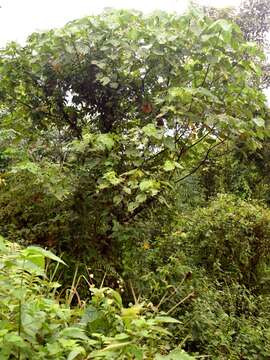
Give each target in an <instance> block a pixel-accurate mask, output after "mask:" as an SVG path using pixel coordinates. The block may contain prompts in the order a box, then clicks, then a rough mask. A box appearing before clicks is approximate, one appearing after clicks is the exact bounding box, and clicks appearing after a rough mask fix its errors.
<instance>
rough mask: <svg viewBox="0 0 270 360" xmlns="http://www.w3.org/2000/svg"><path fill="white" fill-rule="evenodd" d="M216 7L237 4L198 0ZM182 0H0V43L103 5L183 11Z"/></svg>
mask: <svg viewBox="0 0 270 360" xmlns="http://www.w3.org/2000/svg"><path fill="white" fill-rule="evenodd" d="M199 2H200V3H203V4H208V5H209V4H210V5H215V6H218V7H223V6H232V5H237V4H239V2H240V0H199ZM186 4H187V1H186V0H0V6H1V8H0V46H3V45H5V43H6V42H7V41H10V40H16V41H19V42H23V41H24V40H25V38H26V37H27V35H29V34H31V33H32V32H34V31H37V30H47V29H50V28H54V27H60V26H63V25H64V24H65V23H67V22H68V21H70V20H73V19H76V18H79V17H82V16H86V15H90V14H93V13H98V12H101V11H102V10H103V9H104V7H114V8H133V9H134V8H135V9H138V10H142V11H145V12H151V11H153V10H155V9H162V10H168V11H179V12H181V11H183V10H184V9H185V7H186Z"/></svg>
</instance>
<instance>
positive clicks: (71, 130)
mask: <svg viewBox="0 0 270 360" xmlns="http://www.w3.org/2000/svg"><path fill="white" fill-rule="evenodd" d="M261 56H262V55H261V53H260V51H259V50H258V48H257V46H255V45H254V44H253V43H247V42H245V40H244V38H243V36H242V34H241V32H240V30H239V28H238V26H237V25H235V24H233V23H232V22H229V21H225V20H216V21H213V20H212V19H210V18H208V17H206V16H203V14H202V13H200V12H199V11H198V10H196V9H193V10H191V11H190V12H189V13H187V14H185V15H180V16H179V15H174V14H172V15H170V14H166V13H161V12H157V13H154V14H152V15H150V16H143V15H142V14H141V13H139V12H131V11H108V12H105V13H103V14H102V15H99V16H94V17H87V18H83V19H80V20H76V21H73V22H71V23H69V24H67V25H66V26H65V27H64V28H62V29H59V30H55V31H53V30H52V31H49V32H46V33H34V34H32V35H31V36H30V37H29V39H28V41H27V44H26V45H25V46H23V47H22V46H20V45H18V44H15V43H11V44H9V46H8V47H7V48H6V49H4V50H3V51H2V52H1V62H0V79H1V83H0V100H1V105H0V106H1V131H2V132H6V133H7V134H8V136H7V137H6V139H5V141H3V143H2V151H3V154H5V155H6V156H7V158H8V159H7V161H8V162H9V165H8V167H7V169H6V170H5V173H4V176H5V178H6V182H9V191H10V192H12V187H14V186H15V185H14V181H15V182H16V180H17V179H18V178H20V179H22V180H21V181H23V182H24V186H25V188H26V189H28V190H27V191H25V194H31V196H30V198H31V201H30V202H32V203H33V202H35V201H36V200H34V199H36V197H35V196H36V195H35V196H34V198H33V192H32V189H35V191H37V192H38V196H39V203H40V204H41V207H42V208H43V212H44V207H45V208H46V205H45V204H46V201H49V202H50V201H52V200H51V197H52V196H53V195H55V196H56V200H54V203H55V201H56V204H57V205H55V206H56V207H58V211H60V212H61V214H65V215H63V216H64V218H65V220H64V221H65V222H66V226H67V228H68V233H69V234H70V235H69V236H70V238H71V239H72V240H69V245H68V246H69V247H70V246H71V247H72V248H73V250H74V246H79V249H80V251H82V248H85V247H87V248H89V247H92V248H93V247H94V248H95V249H98V251H99V252H101V253H102V254H106V255H107V256H111V254H112V252H113V250H112V249H119V244H118V245H116V244H114V245H113V243H112V241H113V238H114V237H113V233H114V229H115V227H116V225H117V224H121V225H128V224H131V223H132V222H134V220H135V219H136V218H137V217H138V216H143V217H144V218H145V221H147V213H146V212H145V211H146V210H147V209H149V208H151V206H152V205H153V204H154V203H157V202H159V204H163V205H164V204H165V205H166V206H168V205H169V204H167V197H166V192H169V191H170V189H171V187H173V184H174V183H175V182H180V181H182V180H183V179H185V178H186V177H188V176H189V175H190V174H193V173H194V172H195V171H196V170H198V169H199V168H200V166H201V165H202V164H204V163H205V161H206V159H207V158H208V156H209V154H210V153H211V152H212V151H213V150H214V149H216V148H217V147H219V146H221V145H222V144H224V143H225V142H230V141H235V140H236V139H239V138H240V139H245V140H246V141H248V144H249V147H250V148H252V149H255V148H257V146H260V142H259V140H260V138H262V137H263V136H264V134H265V128H264V118H265V117H266V107H265V97H264V95H263V93H262V92H261V91H260V90H259V89H258V86H256V84H257V83H258V84H259V81H260V75H261V70H260V67H259V66H258V65H256V62H257V60H258V59H259V58H260V57H261ZM15 148H16V151H15V150H14V149H15ZM11 153H12V156H10V155H9V154H11ZM14 174H15V175H14ZM15 177H16V178H15ZM14 179H16V180H14ZM12 184H13V185H12ZM37 188H38V189H37ZM27 196H28V195H27ZM48 199H50V200H48ZM24 200H25V199H24ZM5 201H6V200H5ZM59 204H60V205H59ZM34 205H35V204H34ZM160 206H161V205H160ZM44 214H45V216H47V214H46V211H45V213H44ZM66 214H68V215H66ZM44 223H45V224H46V220H45V222H44V221H43V224H44ZM114 241H119V237H118V238H117V239H116V240H114Z"/></svg>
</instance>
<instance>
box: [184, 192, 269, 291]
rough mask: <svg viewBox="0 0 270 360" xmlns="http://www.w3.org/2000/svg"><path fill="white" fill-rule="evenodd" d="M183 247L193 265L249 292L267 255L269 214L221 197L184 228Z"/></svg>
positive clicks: (245, 202)
mask: <svg viewBox="0 0 270 360" xmlns="http://www.w3.org/2000/svg"><path fill="white" fill-rule="evenodd" d="M184 235H185V236H182V239H183V238H185V237H186V238H185V239H184V241H182V243H183V244H185V245H186V247H187V248H188V249H189V254H190V256H191V257H192V259H193V261H194V262H195V264H196V265H202V266H204V267H205V268H206V269H207V271H208V272H209V274H214V276H215V277H217V278H219V279H221V278H222V279H226V281H228V280H229V279H230V280H229V281H235V280H237V281H239V282H240V283H242V284H244V285H246V286H247V287H248V288H251V287H254V286H255V284H256V285H259V284H260V282H261V281H262V278H263V271H262V270H263V268H264V266H265V265H266V264H267V261H268V259H269V251H270V241H269V239H270V211H269V210H268V209H266V208H265V207H263V206H261V205H259V204H256V203H254V202H247V201H243V200H241V199H237V198H235V197H233V196H231V195H221V196H219V197H218V198H217V199H216V200H214V201H212V202H211V203H210V204H209V206H208V207H206V208H202V209H197V210H196V211H195V212H194V213H193V215H192V216H191V217H190V218H189V219H187V223H186V224H185V225H184Z"/></svg>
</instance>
